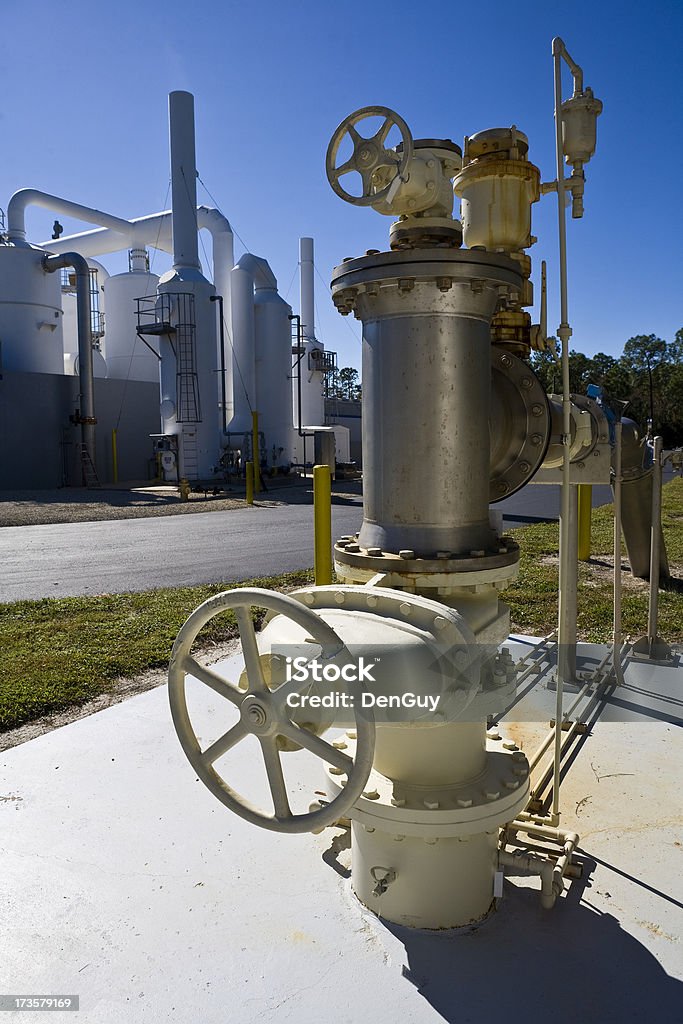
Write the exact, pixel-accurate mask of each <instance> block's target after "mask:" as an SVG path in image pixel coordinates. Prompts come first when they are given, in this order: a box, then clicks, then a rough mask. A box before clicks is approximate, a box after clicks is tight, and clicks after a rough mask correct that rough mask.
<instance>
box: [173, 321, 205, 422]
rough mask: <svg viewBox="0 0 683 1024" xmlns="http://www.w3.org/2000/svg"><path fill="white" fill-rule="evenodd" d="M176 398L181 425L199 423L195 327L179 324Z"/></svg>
mask: <svg viewBox="0 0 683 1024" xmlns="http://www.w3.org/2000/svg"><path fill="white" fill-rule="evenodd" d="M176 398H177V402H176V405H177V409H178V416H177V419H178V422H179V423H199V422H200V421H201V418H202V414H201V408H200V404H199V382H198V379H197V363H196V359H195V326H194V324H178V326H177V328H176Z"/></svg>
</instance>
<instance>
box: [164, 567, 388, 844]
mask: <svg viewBox="0 0 683 1024" xmlns="http://www.w3.org/2000/svg"><path fill="white" fill-rule="evenodd" d="M254 607H256V608H266V609H268V610H270V611H272V612H275V613H277V614H279V615H284V616H286V617H288V618H290V619H292V620H293V621H294V622H295V623H297V625H299V626H300V627H301V628H302V629H304V630H306V632H307V633H308V634H309V636H310V638H311V639H312V640H313V641H315V643H316V644H318V645H320V647H322V649H323V652H324V653H323V657H324V658H325V659H326V660H332V659H335V660H339V659H343V658H344V656H345V654H346V648H345V646H344V643H343V642H342V641H341V640H340V638H339V636H338V635H337V633H336V632H335V631H334V630H333V629H332V627H331V626H329V625H328V624H327V623H326V622H325V621H324V620H323V619H321V618H320V616H319V615H318V614H316V613H315V612H314V611H312V610H311V609H310V608H306V607H305V606H304V605H302V604H300V603H299V601H297V600H296V599H295V598H293V597H288V596H286V595H284V594H277V593H275V592H273V591H270V590H262V589H259V588H255V587H253V588H244V589H240V590H228V591H225V592H224V593H222V594H216V596H215V597H211V598H209V600H208V601H205V602H204V604H201V605H200V606H199V607H198V608H196V609H195V611H194V612H193V613H192V614H191V615H190V617H189V618H188V620H187V622H185V624H184V625H183V626H182V627H181V629H180V632H179V633H178V636H177V638H176V642H175V644H174V645H173V652H172V654H171V661H170V665H169V673H168V683H169V699H170V703H171V714H172V716H173V723H174V725H175V728H176V732H177V733H178V738H179V740H180V743H181V745H182V748H183V750H184V751H185V754H186V755H187V758H188V760H189V761H190V763H191V765H192V767H193V768H194V770H195V772H196V773H197V775H198V776H199V778H200V779H201V780H202V782H203V783H204V785H205V786H207V788H208V789H209V790H210V791H211V792H212V793H213V795H214V796H216V797H218V799H219V800H220V801H221V802H222V803H224V804H225V806H226V807H229V808H230V810H231V811H234V812H235V814H239V816H240V817H241V818H245V819H246V820H247V821H250V822H251V823H252V824H253V825H260V826H261V828H266V829H270V830H271V831H273V832H288V833H296V832H313V831H316V830H317V829H321V828H324V827H325V826H326V825H331V824H333V823H334V822H335V821H337V820H338V819H339V818H341V817H343V816H344V815H345V814H346V812H347V811H348V810H349V809H350V808H351V807H352V806H353V804H354V803H355V802H356V801H357V800H358V798H359V797H360V796H361V794H362V792H363V789H364V788H365V784H366V783H367V780H368V776H369V774H370V769H371V768H372V761H373V755H374V745H375V725H374V720H373V719H372V717H371V716H369V715H367V714H366V713H365V712H363V713H359V711H358V710H354V714H355V719H356V725H355V728H356V733H357V747H356V756H355V758H353V759H352V758H351V757H349V756H348V755H347V754H345V753H344V752H343V751H342V750H339V749H337V747H335V746H333V745H332V744H331V743H328V742H327V741H326V740H324V739H322V738H321V737H320V736H318V735H316V734H315V733H314V732H311V731H310V730H308V729H306V728H303V727H301V726H299V725H297V724H296V722H295V721H293V719H292V712H291V709H290V708H289V707H288V706H287V697H288V696H289V695H290V694H293V693H297V692H301V691H302V690H303V689H305V688H306V687H307V686H308V685H310V684H309V683H308V682H306V681H305V682H298V681H294V680H291V681H288V682H284V683H282V684H281V685H280V686H278V687H277V688H276V689H271V688H270V686H269V685H268V682H267V681H266V678H265V675H264V671H263V663H262V661H261V654H260V651H259V648H258V643H257V639H256V632H255V629H254V623H253V621H252V617H251V609H252V608H254ZM224 611H233V612H234V613H235V617H236V619H237V626H238V629H239V634H240V640H241V643H242V653H243V655H244V662H245V671H246V679H247V689H246V690H243V689H241V688H240V687H239V686H237V685H235V684H234V683H232V682H230V681H228V680H227V679H224V678H223V676H221V675H219V673H218V672H217V671H216V670H215V669H214V668H208V667H207V666H206V665H203V664H202V663H201V662H199V661H198V660H197V659H196V658H195V657H194V656H193V655H192V654H191V653H190V649H191V647H192V644H193V642H194V640H195V639H196V637H197V634H198V633H199V631H200V630H201V629H202V627H203V626H205V625H206V623H207V622H209V621H210V619H212V618H214V616H216V615H219V614H220V613H221V612H224ZM188 676H192V677H194V678H195V679H197V680H199V681H200V682H201V683H204V685H205V686H208V687H209V688H210V689H211V690H213V691H214V692H215V693H217V694H218V695H219V696H221V697H223V698H224V699H225V700H227V701H228V702H229V703H230V704H232V705H233V706H234V707H235V708H237V710H238V711H239V716H240V717H239V721H238V722H237V723H236V724H235V725H233V726H232V728H230V729H228V731H227V732H225V733H224V734H223V735H222V736H220V737H219V738H218V739H217V740H216V741H215V742H214V743H212V744H211V745H210V746H208V747H206V748H205V749H204V750H202V749H201V747H200V744H199V740H198V739H197V736H196V734H195V731H194V729H193V727H192V723H191V721H190V715H189V712H188V708H187V697H186V692H185V683H186V679H187V677H188ZM247 736H255V737H256V738H257V739H258V741H259V744H260V746H261V752H262V755H263V762H264V766H265V772H266V776H267V779H268V785H269V787H270V793H271V797H272V801H273V813H272V814H269V813H267V812H264V811H262V810H259V809H258V808H257V807H254V806H253V805H252V804H251V803H250V802H249V801H248V800H246V799H245V798H244V797H243V796H241V795H240V794H239V793H237V792H236V791H235V790H234V789H233V788H232V787H231V786H230V785H228V783H227V782H226V781H225V779H223V778H222V776H221V775H219V773H218V772H217V770H216V768H215V767H214V765H215V762H216V761H217V760H218V759H219V758H220V757H222V756H223V755H224V754H226V753H227V752H228V751H229V750H231V749H232V748H233V747H235V746H237V744H239V743H240V742H241V741H242V740H244V739H245V738H246V737H247ZM279 737H284V739H285V740H286V741H288V742H289V743H290V744H294V745H296V746H298V747H303V748H305V749H306V750H309V751H310V752H311V753H313V754H316V755H317V756H318V757H320V758H321V759H322V760H323V761H326V762H327V763H328V764H331V765H334V766H335V767H336V768H338V769H340V771H341V772H342V773H345V774H346V775H347V778H348V781H347V783H346V786H345V787H344V789H343V790H342V792H341V793H340V794H339V795H338V796H337V797H335V798H334V800H332V801H331V802H330V803H329V804H326V805H325V806H322V807H321V808H320V809H319V810H315V811H309V812H307V813H305V814H294V813H293V812H292V810H291V807H290V801H289V795H288V793H287V786H286V783H285V778H284V774H283V771H282V763H281V760H280V757H281V749H280V746H281V744H279V743H278V738H279Z"/></svg>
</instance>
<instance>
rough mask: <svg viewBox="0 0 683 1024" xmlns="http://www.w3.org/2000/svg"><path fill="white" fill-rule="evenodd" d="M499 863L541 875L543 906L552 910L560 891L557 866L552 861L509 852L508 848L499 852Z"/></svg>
mask: <svg viewBox="0 0 683 1024" xmlns="http://www.w3.org/2000/svg"><path fill="white" fill-rule="evenodd" d="M498 863H499V865H500V866H502V867H509V868H513V869H515V870H517V871H518V872H519V873H521V872H523V871H526V872H528V873H529V874H532V875H540V878H541V906H542V907H543V909H544V910H552V908H553V907H554V906H555V900H556V899H557V897H558V895H559V893H560V892H561V891H562V889H561V888H560V890H559V892H558V891H557V889H556V886H555V877H554V873H555V868H554V865H553V864H552V863H551V861H549V860H546V859H544V858H543V857H537V856H535V855H534V854H526V855H525V854H522V853H519V854H516V853H508V851H507V850H500V851H499V852H498Z"/></svg>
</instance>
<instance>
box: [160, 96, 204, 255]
mask: <svg viewBox="0 0 683 1024" xmlns="http://www.w3.org/2000/svg"><path fill="white" fill-rule="evenodd" d="M168 123H169V135H170V150H171V208H172V210H173V217H172V225H173V269H174V270H199V271H201V266H200V263H199V250H198V246H197V168H196V165H195V138H194V96H193V95H192V93H190V92H183V91H181V90H179V91H176V92H172V93H169V96H168Z"/></svg>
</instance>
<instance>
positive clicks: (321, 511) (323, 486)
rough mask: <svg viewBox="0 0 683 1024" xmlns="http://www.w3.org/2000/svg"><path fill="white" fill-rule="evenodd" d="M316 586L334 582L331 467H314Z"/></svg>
mask: <svg viewBox="0 0 683 1024" xmlns="http://www.w3.org/2000/svg"><path fill="white" fill-rule="evenodd" d="M313 524H314V549H315V585H316V587H324V586H326V585H327V584H328V583H331V582H332V476H331V473H330V467H329V466H314V467H313Z"/></svg>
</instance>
